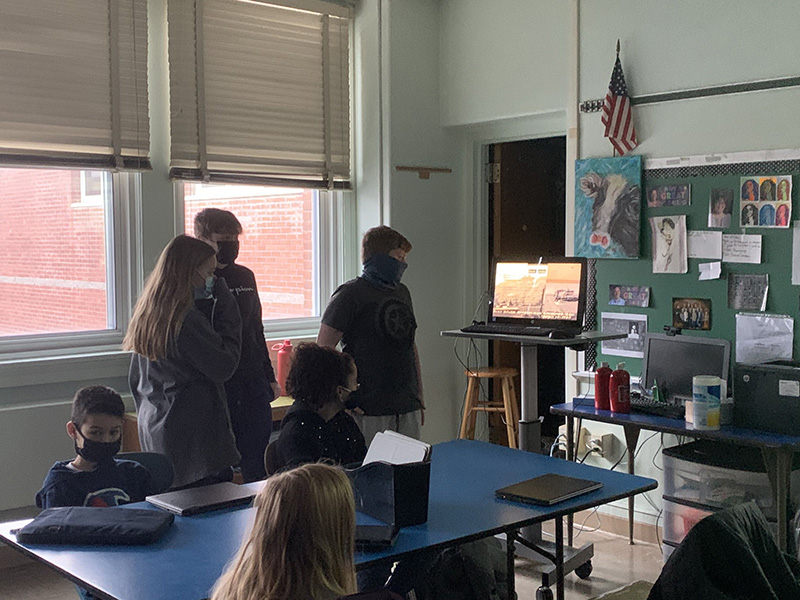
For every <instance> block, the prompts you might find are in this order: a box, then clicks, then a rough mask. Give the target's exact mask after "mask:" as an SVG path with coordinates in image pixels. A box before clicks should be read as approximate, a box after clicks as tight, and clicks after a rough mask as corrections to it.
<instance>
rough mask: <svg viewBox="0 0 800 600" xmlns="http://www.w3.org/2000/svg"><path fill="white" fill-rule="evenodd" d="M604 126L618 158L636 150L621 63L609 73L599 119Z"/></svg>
mask: <svg viewBox="0 0 800 600" xmlns="http://www.w3.org/2000/svg"><path fill="white" fill-rule="evenodd" d="M600 120H601V121H602V122H603V125H605V126H606V131H605V133H604V134H603V135H605V136H606V137H607V138H608V140H609V141H610V142H611V145H612V146H614V148H616V149H617V152H619V154H620V156H624V155H625V153H626V152H630V151H631V150H633V149H634V148H636V146H637V144H638V143H639V142H637V141H636V130H635V129H634V128H633V115H632V114H631V99H630V98H628V87H627V86H626V85H625V76H624V75H623V74H622V63H621V62H619V56H617V62H615V63H614V71H613V72H612V73H611V83H609V84H608V93H607V94H606V99H605V102H603V116H602V118H601V119H600Z"/></svg>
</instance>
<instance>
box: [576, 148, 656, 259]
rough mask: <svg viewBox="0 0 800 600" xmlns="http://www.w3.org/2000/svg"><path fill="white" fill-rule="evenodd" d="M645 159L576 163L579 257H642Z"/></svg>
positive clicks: (590, 160)
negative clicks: (640, 235) (640, 221)
mask: <svg viewBox="0 0 800 600" xmlns="http://www.w3.org/2000/svg"><path fill="white" fill-rule="evenodd" d="M641 185H642V157H641V156H623V157H618V158H587V159H584V160H576V161H575V247H574V250H575V252H574V254H575V256H585V257H587V258H638V257H639V219H640V215H641V208H642V192H641Z"/></svg>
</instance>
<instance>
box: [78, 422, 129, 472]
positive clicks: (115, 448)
mask: <svg viewBox="0 0 800 600" xmlns="http://www.w3.org/2000/svg"><path fill="white" fill-rule="evenodd" d="M73 425H75V429H76V430H77V432H78V435H79V436H81V437H82V438H83V448H78V442H77V440H76V441H75V452H76V453H77V454H78V456H81V457H83V458H84V459H86V460H88V461H89V462H92V463H99V462H103V461H106V460H111V459H112V458H114V456H116V454H117V452H119V449H120V447H121V446H122V439H121V438H120V439H118V440H117V441H116V442H96V441H94V440H90V439H89V438H87V437H86V436H85V435H83V433H81V428H80V427H78V426H77V425H76V424H75V423H73Z"/></svg>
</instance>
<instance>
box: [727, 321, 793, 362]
mask: <svg viewBox="0 0 800 600" xmlns="http://www.w3.org/2000/svg"><path fill="white" fill-rule="evenodd" d="M793 340H794V319H792V318H791V317H790V316H788V315H761V314H755V313H739V314H738V315H736V362H737V363H750V364H754V363H763V362H767V361H770V360H792V342H793Z"/></svg>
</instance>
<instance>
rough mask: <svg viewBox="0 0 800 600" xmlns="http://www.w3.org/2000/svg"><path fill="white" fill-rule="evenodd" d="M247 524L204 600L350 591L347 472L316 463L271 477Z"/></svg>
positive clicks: (351, 517)
mask: <svg viewBox="0 0 800 600" xmlns="http://www.w3.org/2000/svg"><path fill="white" fill-rule="evenodd" d="M255 507H256V517H255V522H254V523H253V529H252V531H251V532H250V535H249V536H247V538H246V539H245V541H244V543H243V544H242V547H241V548H240V550H239V552H238V553H237V555H236V556H235V557H234V559H233V561H232V562H231V564H230V565H229V566H228V568H227V569H226V571H225V573H223V574H222V576H221V577H220V579H219V580H218V581H217V583H216V585H215V586H214V590H213V592H212V595H211V600H253V599H255V598H258V599H259V600H333V599H335V598H338V597H341V596H343V595H345V594H351V593H353V592H355V591H356V573H355V566H354V562H353V554H354V550H355V502H354V500H353V490H352V488H351V487H350V481H349V480H348V479H347V475H345V474H344V472H343V471H342V470H341V469H338V468H336V467H332V466H329V465H323V464H310V465H303V466H301V467H298V468H296V469H292V470H291V471H287V472H285V473H279V474H277V475H273V476H272V477H270V478H269V479H267V481H266V482H265V483H264V487H263V489H262V490H261V492H259V494H258V496H256V499H255Z"/></svg>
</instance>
